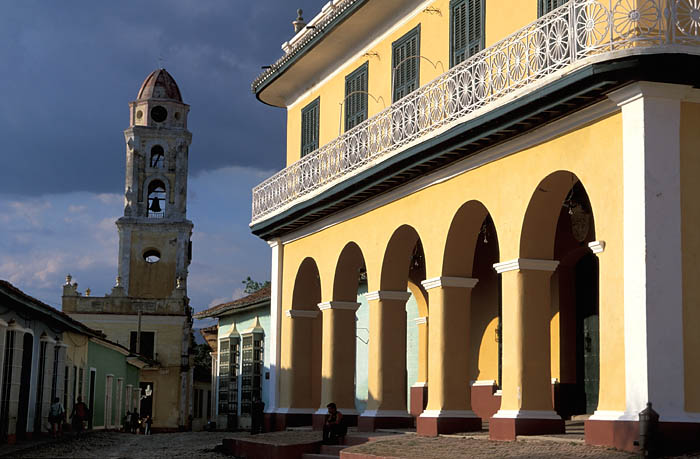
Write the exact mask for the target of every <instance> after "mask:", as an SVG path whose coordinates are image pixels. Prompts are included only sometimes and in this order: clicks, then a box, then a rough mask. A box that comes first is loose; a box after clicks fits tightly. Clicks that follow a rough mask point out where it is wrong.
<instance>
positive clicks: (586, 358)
mask: <svg viewBox="0 0 700 459" xmlns="http://www.w3.org/2000/svg"><path fill="white" fill-rule="evenodd" d="M574 271H575V276H576V277H575V279H576V280H575V282H576V287H575V288H576V386H577V392H578V394H577V395H578V397H577V400H578V403H577V405H578V406H577V408H578V411H579V412H580V414H593V412H594V411H595V409H596V408H597V406H598V390H599V382H600V331H599V315H598V258H597V257H596V256H595V255H593V254H588V255H585V256H584V257H582V258H581V260H579V262H578V263H576V267H575V268H574Z"/></svg>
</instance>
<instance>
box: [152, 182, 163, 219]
mask: <svg viewBox="0 0 700 459" xmlns="http://www.w3.org/2000/svg"><path fill="white" fill-rule="evenodd" d="M165 201H166V199H165V184H163V182H161V181H160V180H154V181H152V182H151V183H149V184H148V218H163V217H165Z"/></svg>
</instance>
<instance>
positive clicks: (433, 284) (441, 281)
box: [421, 276, 479, 290]
mask: <svg viewBox="0 0 700 459" xmlns="http://www.w3.org/2000/svg"><path fill="white" fill-rule="evenodd" d="M477 282H479V279H474V278H471V277H447V276H440V277H433V278H432V279H426V280H424V281H422V282H421V285H423V288H424V289H426V290H430V289H433V288H437V287H456V288H474V287H476V284H477Z"/></svg>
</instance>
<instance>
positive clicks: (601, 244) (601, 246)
mask: <svg viewBox="0 0 700 459" xmlns="http://www.w3.org/2000/svg"><path fill="white" fill-rule="evenodd" d="M588 248H589V249H591V252H593V253H595V254H598V253H603V252H604V251H605V241H593V242H589V243H588Z"/></svg>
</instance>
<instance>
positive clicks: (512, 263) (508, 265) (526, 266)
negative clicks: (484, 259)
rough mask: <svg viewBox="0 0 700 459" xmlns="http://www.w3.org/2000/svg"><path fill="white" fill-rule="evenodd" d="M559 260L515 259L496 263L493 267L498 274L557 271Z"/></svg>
mask: <svg viewBox="0 0 700 459" xmlns="http://www.w3.org/2000/svg"><path fill="white" fill-rule="evenodd" d="M557 266H559V261H558V260H536V259H534V258H515V259H513V260H508V261H502V262H500V263H494V265H493V267H494V269H495V270H496V272H497V273H498V274H501V273H505V272H508V271H518V270H520V271H550V272H553V271H556V269H557Z"/></svg>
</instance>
